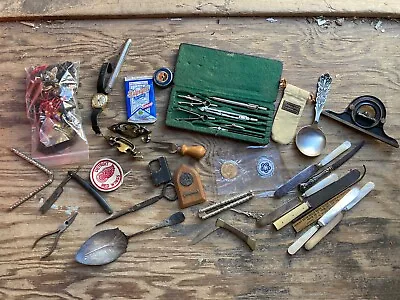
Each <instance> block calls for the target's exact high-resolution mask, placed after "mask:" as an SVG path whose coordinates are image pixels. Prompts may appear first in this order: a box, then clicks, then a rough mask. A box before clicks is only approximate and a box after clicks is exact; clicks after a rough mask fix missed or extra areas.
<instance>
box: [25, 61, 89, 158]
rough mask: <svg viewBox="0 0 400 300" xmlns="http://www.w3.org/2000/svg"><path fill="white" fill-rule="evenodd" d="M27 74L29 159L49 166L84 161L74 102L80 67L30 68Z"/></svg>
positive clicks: (79, 120) (86, 155)
mask: <svg viewBox="0 0 400 300" xmlns="http://www.w3.org/2000/svg"><path fill="white" fill-rule="evenodd" d="M26 74H27V78H26V94H25V102H26V111H27V116H28V118H29V119H30V121H31V125H32V157H33V158H35V159H37V160H39V161H41V162H42V163H44V164H46V165H48V166H55V165H63V164H72V163H79V162H85V161H87V160H88V159H89V145H88V142H87V139H86V136H85V133H84V131H83V128H82V117H81V115H80V112H79V108H78V101H77V99H76V94H77V91H78V85H79V63H73V62H69V61H66V62H63V63H59V64H52V65H41V66H33V67H29V68H27V69H26Z"/></svg>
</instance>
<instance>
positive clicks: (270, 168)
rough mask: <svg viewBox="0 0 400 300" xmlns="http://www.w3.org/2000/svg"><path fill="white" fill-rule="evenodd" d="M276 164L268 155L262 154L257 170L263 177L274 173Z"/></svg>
mask: <svg viewBox="0 0 400 300" xmlns="http://www.w3.org/2000/svg"><path fill="white" fill-rule="evenodd" d="M274 171H275V164H274V162H273V161H272V160H270V159H269V158H268V157H267V156H264V155H263V156H261V157H260V158H259V159H258V161H257V172H258V174H259V175H260V176H261V177H262V178H267V177H271V176H272V175H274Z"/></svg>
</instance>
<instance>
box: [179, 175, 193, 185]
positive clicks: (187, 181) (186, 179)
mask: <svg viewBox="0 0 400 300" xmlns="http://www.w3.org/2000/svg"><path fill="white" fill-rule="evenodd" d="M179 183H180V184H182V185H183V186H189V185H191V184H192V183H193V176H192V174H190V173H183V174H182V175H181V176H180V177H179Z"/></svg>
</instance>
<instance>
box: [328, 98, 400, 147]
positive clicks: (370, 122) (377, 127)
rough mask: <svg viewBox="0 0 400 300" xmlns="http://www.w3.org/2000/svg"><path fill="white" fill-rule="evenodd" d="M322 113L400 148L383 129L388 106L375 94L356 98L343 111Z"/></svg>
mask: <svg viewBox="0 0 400 300" xmlns="http://www.w3.org/2000/svg"><path fill="white" fill-rule="evenodd" d="M322 115H324V116H327V117H329V118H332V119H334V120H336V121H338V122H341V123H343V124H345V125H347V126H350V127H352V128H354V129H357V130H358V131H361V132H363V133H366V134H368V135H370V136H372V137H374V138H376V139H378V140H380V141H382V142H385V143H386V144H389V145H391V146H393V147H396V148H399V143H398V142H397V141H396V140H395V139H394V138H391V137H390V136H388V135H387V134H386V133H385V132H384V131H383V124H384V123H385V121H386V108H385V105H384V104H383V103H382V101H381V100H379V99H378V98H376V97H374V96H368V95H365V96H360V97H358V98H356V99H354V100H353V101H352V102H351V103H350V104H349V106H347V108H346V110H345V111H344V112H342V113H335V112H333V111H330V110H324V111H323V112H322Z"/></svg>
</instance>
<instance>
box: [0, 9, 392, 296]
mask: <svg viewBox="0 0 400 300" xmlns="http://www.w3.org/2000/svg"><path fill="white" fill-rule="evenodd" d="M16 3H19V2H16ZM374 22H376V20H355V21H353V20H345V22H344V24H343V26H337V25H335V24H332V25H331V26H329V27H327V28H323V27H319V26H317V25H316V24H315V23H310V22H307V21H306V20H305V19H278V22H276V23H269V22H266V21H265V19H263V18H255V19H254V18H240V19H235V18H233V19H232V18H221V19H214V18H204V19H203V18H197V19H183V20H181V21H177V20H175V21H174V20H161V19H159V20H154V19H136V20H103V21H63V22H60V21H54V22H44V23H36V24H35V25H37V28H36V29H35V28H31V27H29V26H25V25H23V24H20V23H2V24H0V40H1V50H2V51H1V52H2V53H1V56H0V82H1V94H0V124H1V127H0V139H1V146H0V159H1V173H0V179H1V180H0V195H1V201H0V220H1V221H0V232H1V235H0V298H1V299H385V300H389V299H390V300H393V299H399V298H400V291H399V287H400V280H399V278H400V271H399V268H400V261H399V255H398V254H399V249H400V245H399V241H400V230H399V229H400V221H399V220H400V218H399V217H400V214H399V210H398V205H399V201H400V197H399V191H400V187H399V178H400V168H399V157H400V156H399V150H398V149H395V148H393V147H390V146H388V145H386V144H384V143H381V142H377V141H376V140H374V139H372V138H370V137H368V136H365V135H362V134H361V133H358V132H356V131H354V130H352V129H349V128H346V127H344V126H342V125H340V124H337V123H336V122H334V121H331V120H328V119H326V118H324V117H321V123H320V125H321V128H322V130H323V131H324V132H325V134H326V136H327V139H328V144H327V147H326V149H325V151H324V154H326V153H328V152H330V151H331V150H332V149H334V148H336V147H337V146H338V145H339V144H341V143H342V142H343V141H344V140H345V139H348V140H350V141H351V142H352V143H354V144H355V143H356V142H359V141H361V140H362V139H365V140H366V145H365V147H364V148H363V149H362V150H361V151H360V152H359V153H358V154H357V155H356V156H355V157H354V158H353V159H352V160H351V161H349V162H348V163H346V165H344V166H343V167H341V168H340V169H339V170H338V173H339V174H343V173H345V172H346V171H347V170H348V169H349V168H352V167H358V166H360V165H362V164H365V165H366V167H367V175H366V177H365V179H363V181H362V183H365V182H367V181H373V182H375V184H376V190H375V191H373V192H372V193H371V194H370V195H369V196H368V197H367V198H366V199H365V200H363V201H362V202H361V203H360V204H359V205H358V206H356V207H355V208H354V209H353V210H352V211H351V212H349V213H348V214H347V215H346V216H345V218H344V220H343V222H342V223H341V224H340V226H338V227H337V228H336V229H334V230H333V232H332V233H331V234H329V236H327V237H326V238H325V239H324V240H323V241H321V243H320V244H319V245H318V246H317V247H316V248H315V249H313V250H312V251H309V252H306V251H305V250H301V251H299V253H297V254H296V255H295V256H293V257H289V256H288V255H287V253H286V251H287V248H288V246H289V245H290V244H291V243H292V242H293V241H294V240H295V234H294V231H293V230H292V229H291V228H288V227H287V228H284V229H282V230H280V231H279V232H276V231H274V230H272V228H269V227H267V228H261V229H259V228H256V227H255V225H254V221H253V220H251V219H248V218H246V217H244V216H241V215H237V214H234V213H233V212H225V213H224V214H223V215H222V218H223V219H224V220H226V221H228V222H230V223H231V224H233V225H235V226H237V227H238V228H240V229H242V230H244V231H246V232H247V233H249V234H251V235H252V236H253V237H255V238H256V239H257V243H258V245H257V249H256V250H255V251H254V252H250V251H249V250H248V249H247V247H246V246H245V245H244V244H243V243H242V242H241V241H240V240H238V239H237V238H236V237H235V236H232V235H230V234H229V233H226V232H223V231H221V232H217V233H214V234H212V235H211V236H209V237H208V238H206V239H205V240H203V241H202V242H200V243H199V244H197V245H194V246H189V245H188V244H189V242H190V241H191V239H192V238H193V237H194V236H195V235H196V234H197V233H198V232H199V231H200V230H201V229H203V228H205V227H207V226H211V225H212V222H213V221H214V220H209V221H207V222H201V221H200V220H199V219H198V218H197V216H196V212H197V209H198V208H199V207H198V206H197V207H191V208H187V209H184V210H183V211H184V213H185V215H186V221H185V222H184V223H182V224H180V225H178V226H176V227H174V228H166V229H162V230H159V231H155V232H153V233H149V234H147V235H143V236H141V237H138V238H135V239H132V240H131V241H130V244H129V246H128V251H127V253H125V254H124V255H122V257H120V259H119V260H118V261H116V262H114V263H112V264H110V265H106V266H102V267H88V266H82V265H79V264H78V263H76V262H75V261H74V256H75V253H76V251H77V250H78V248H79V246H80V245H81V244H82V243H83V242H84V241H85V240H86V239H87V238H88V237H89V236H90V235H92V234H93V233H95V232H97V231H98V230H100V229H105V228H114V227H116V226H118V227H119V228H120V229H121V230H123V231H124V232H126V233H127V234H130V233H134V232H136V231H138V230H141V229H143V228H145V227H147V226H148V225H151V224H153V223H156V222H157V221H159V220H161V219H163V218H165V217H167V216H168V215H170V214H171V213H173V212H175V211H177V210H178V204H177V203H171V202H168V201H165V200H162V201H160V202H158V203H157V204H155V205H154V206H152V207H149V208H146V209H143V210H142V211H139V212H136V213H135V214H132V215H128V216H125V217H122V218H120V219H118V220H115V221H113V223H109V224H107V225H103V226H101V227H100V228H97V227H95V226H94V225H95V223H97V222H98V221H100V220H101V219H103V218H104V217H105V216H106V215H105V213H103V212H102V210H101V208H100V207H99V206H98V205H97V203H96V202H95V201H94V200H93V199H92V198H91V197H90V196H89V195H88V194H87V193H86V191H84V190H82V189H81V188H80V187H79V186H78V185H77V184H76V183H75V182H69V183H68V184H67V185H66V187H65V191H64V193H63V194H62V196H61V197H60V199H59V200H58V202H57V203H56V205H57V208H55V209H52V210H50V211H49V212H48V213H47V214H46V215H40V214H39V212H38V208H39V206H40V203H39V202H40V198H41V197H44V198H46V197H48V196H49V195H50V194H51V193H52V191H53V189H54V188H55V186H56V185H57V184H58V183H59V182H60V181H61V180H62V178H63V177H64V176H65V174H66V171H67V170H69V169H73V168H75V167H76V166H64V167H60V168H54V169H53V170H54V172H55V181H54V183H53V184H52V185H51V186H50V187H49V188H46V189H45V190H44V191H43V192H41V193H40V194H39V195H37V196H36V197H35V198H34V199H31V200H29V201H28V202H26V203H25V204H24V205H22V206H21V207H19V208H17V209H15V210H14V211H12V212H7V211H6V210H7V208H8V207H9V206H10V205H11V204H12V203H14V202H15V201H16V200H18V199H19V198H21V197H23V196H24V195H26V194H27V193H28V192H29V191H31V190H33V189H34V188H35V187H36V186H38V185H39V184H41V183H42V182H44V181H45V179H46V176H45V175H44V174H42V173H41V172H40V171H38V170H37V169H36V168H34V167H32V166H31V165H29V164H27V163H26V162H25V161H23V160H21V159H20V158H18V157H16V156H15V155H14V154H12V153H11V152H10V147H16V148H18V149H20V150H22V151H24V152H26V153H30V125H29V122H28V120H27V118H26V114H25V104H24V94H25V93H24V91H25V85H24V83H25V71H24V68H25V67H28V66H31V65H37V64H42V63H55V62H60V61H64V60H72V61H80V64H81V84H80V90H79V100H80V102H81V103H82V106H83V109H82V115H83V118H84V127H85V131H86V135H87V138H88V141H89V145H90V161H89V162H88V163H87V164H84V165H82V169H81V170H80V173H79V174H80V175H81V176H82V177H87V176H88V171H89V170H90V168H91V166H92V164H93V163H94V162H95V161H97V160H98V159H99V158H102V157H110V158H113V159H115V160H117V161H118V162H120V164H121V165H122V166H123V168H124V169H125V170H129V169H132V174H130V175H129V176H127V177H126V178H125V182H124V184H123V186H122V187H121V188H120V189H118V190H117V191H115V192H112V193H109V194H107V195H106V197H107V199H108V201H109V202H110V203H111V204H112V206H113V207H114V209H115V210H118V209H120V208H124V207H127V206H129V205H132V204H134V203H137V202H139V201H141V200H144V199H147V198H149V197H151V196H154V195H155V194H157V193H158V192H159V190H158V188H154V187H153V185H152V184H151V182H150V181H149V173H148V169H147V163H148V162H149V161H150V160H151V159H154V158H156V157H158V156H160V155H162V154H164V153H161V152H159V151H155V150H154V149H152V148H151V146H152V145H151V144H142V143H141V142H139V141H136V142H135V143H136V145H137V146H138V148H140V150H141V151H142V152H143V155H144V159H143V160H136V161H134V160H132V159H131V158H129V157H127V156H124V155H120V154H118V153H117V152H116V150H115V149H112V148H109V147H108V145H106V144H105V142H104V140H103V139H102V138H99V137H97V136H95V135H94V133H93V132H92V131H91V128H90V120H89V116H90V99H91V96H92V94H93V93H94V92H95V89H96V80H97V75H98V70H99V67H100V65H101V63H102V62H104V61H105V60H107V59H108V58H109V57H110V56H112V55H113V54H114V53H115V52H116V51H117V49H118V48H119V46H120V45H121V44H122V42H123V41H124V40H125V39H126V38H132V39H133V46H132V48H131V50H130V53H129V55H128V57H127V60H126V63H125V65H124V66H123V68H122V71H121V75H120V77H119V83H118V84H117V85H116V87H115V89H114V90H113V92H112V93H111V100H110V102H109V106H108V107H107V109H106V110H105V111H104V113H103V114H102V115H101V116H100V121H99V122H100V125H101V126H102V127H103V128H105V126H109V125H111V124H113V123H115V122H117V121H123V120H125V106H124V99H123V87H122V78H123V76H127V75H138V76H139V75H152V73H153V72H154V70H155V69H157V68H159V67H161V66H169V67H171V68H173V67H174V64H175V60H176V54H177V49H178V47H179V45H180V43H183V42H186V43H194V44H198V45H203V46H208V47H213V48H218V49H223V50H229V51H235V52H241V53H246V54H252V55H258V56H263V57H270V58H275V59H279V60H281V61H283V63H284V74H283V76H284V77H285V78H286V79H287V80H288V81H289V82H290V83H292V84H294V85H297V86H299V87H301V88H303V89H306V90H310V91H314V90H315V86H316V81H317V79H318V77H319V76H320V75H321V74H323V73H324V72H329V73H330V74H331V75H332V77H333V83H332V88H331V92H330V95H329V99H328V101H327V103H326V108H328V109H332V110H334V111H342V110H344V108H345V107H346V105H347V104H348V103H349V102H350V101H351V100H352V99H354V98H355V97H357V96H360V95H363V94H371V95H375V96H377V97H379V98H380V99H381V100H382V101H383V102H384V103H385V105H386V108H387V112H388V115H387V120H386V124H385V130H386V133H387V134H388V135H390V136H393V137H394V138H396V139H400V130H399V129H400V102H399V100H398V95H399V93H400V84H399V78H400V72H399V65H400V47H399V45H400V44H399V42H398V41H399V37H400V26H399V24H398V23H397V22H396V21H385V22H384V23H383V25H382V26H383V28H384V29H385V30H384V32H382V31H381V30H376V29H374V26H373V24H372V25H371V23H374ZM168 94H169V90H168V89H166V90H157V92H156V97H157V109H158V121H157V123H156V124H155V125H150V126H149V128H150V129H152V130H153V138H154V139H156V138H157V139H167V140H170V141H175V142H184V143H186V144H191V143H199V144H202V145H205V146H206V147H207V149H208V152H207V155H206V157H205V158H204V159H202V160H201V161H200V162H194V161H192V160H189V159H187V158H181V157H180V156H174V155H171V154H164V155H166V156H167V158H168V162H169V165H170V167H171V169H172V170H175V169H176V168H177V167H178V166H179V165H180V164H181V163H182V162H186V163H188V164H190V165H193V166H195V167H196V168H197V170H198V171H199V172H200V175H201V178H202V180H203V183H204V187H205V190H206V194H207V197H208V199H209V200H218V199H223V197H222V196H217V195H216V193H215V177H214V169H213V162H214V160H215V159H216V158H217V157H216V153H217V152H218V151H219V150H221V149H224V150H225V149H240V148H243V147H245V146H246V144H242V143H239V142H235V141H230V140H226V139H220V138H216V137H213V136H209V135H201V134H195V133H191V132H186V131H179V130H174V129H171V128H166V127H165V126H164V120H165V113H166V107H167V103H168ZM312 118H313V107H312V105H311V104H309V105H307V106H306V109H305V111H304V114H303V117H302V119H301V124H300V126H302V125H306V124H309V123H310V122H311V120H312ZM276 147H277V148H278V149H279V151H280V153H281V156H282V160H283V161H284V167H286V168H287V170H288V173H289V174H290V175H294V174H295V173H297V172H298V171H299V170H301V169H303V168H304V167H305V166H307V165H309V164H310V163H312V162H316V161H318V159H315V160H313V159H307V158H304V157H302V156H301V155H300V154H299V153H298V151H297V150H296V149H295V146H294V144H290V145H287V146H276ZM281 202H282V201H280V200H273V199H268V198H256V199H253V200H251V202H249V203H248V204H245V205H243V206H242V207H241V208H242V209H245V210H249V211H259V212H268V211H271V210H272V209H273V208H274V207H277V206H278V205H279V204H280V203H281ZM200 206H201V205H200ZM74 208H78V209H79V215H78V217H77V218H76V220H75V222H74V223H73V224H72V225H71V227H70V228H69V229H68V230H67V231H66V232H65V233H64V234H63V235H62V237H61V239H60V242H59V244H58V247H57V249H56V251H55V252H54V253H53V254H52V255H51V256H50V257H49V258H48V259H46V260H40V256H41V255H42V254H43V253H44V251H46V249H47V248H46V247H47V246H49V245H50V243H51V239H49V240H47V241H43V242H41V243H40V244H39V245H38V246H37V247H36V248H35V249H34V250H32V249H31V246H32V244H33V241H34V240H35V239H36V238H37V237H38V236H40V235H41V234H43V233H44V232H47V231H50V230H53V229H55V228H56V227H57V226H58V225H59V224H61V223H62V222H63V221H64V220H65V219H66V218H67V214H68V211H70V210H72V209H74ZM210 224H211V225H210Z"/></svg>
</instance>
